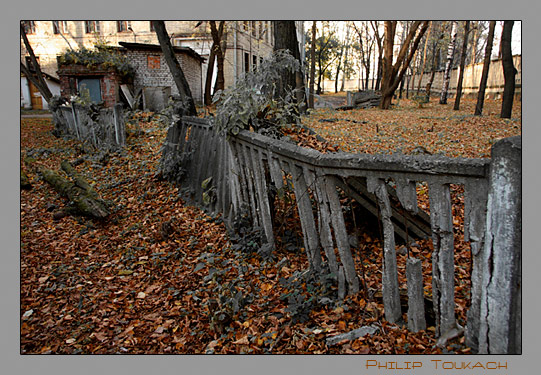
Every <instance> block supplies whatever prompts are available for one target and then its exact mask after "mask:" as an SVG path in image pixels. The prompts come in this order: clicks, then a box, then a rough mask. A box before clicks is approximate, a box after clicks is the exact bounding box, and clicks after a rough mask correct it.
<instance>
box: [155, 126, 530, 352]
mask: <svg viewBox="0 0 541 375" xmlns="http://www.w3.org/2000/svg"><path fill="white" fill-rule="evenodd" d="M505 157H506V156H505V155H504V156H502V158H505ZM515 164H516V163H515ZM490 166H491V162H490V160H486V159H451V158H446V157H442V156H433V155H428V156H413V155H368V154H348V153H335V154H322V153H320V152H318V151H315V150H312V149H306V148H302V147H298V146H296V145H295V144H292V143H288V142H285V141H280V140H276V139H271V138H268V137H265V136H263V135H260V134H256V133H252V132H247V131H242V132H240V133H239V134H238V135H237V136H234V137H233V136H231V137H229V139H226V138H225V137H222V136H219V135H218V134H216V132H215V131H214V130H213V128H212V125H211V124H210V123H209V122H208V121H207V120H204V119H196V118H191V117H184V118H182V120H181V121H179V122H177V123H175V124H174V125H173V126H171V128H170V129H169V132H168V136H167V141H166V144H165V147H164V153H163V156H162V165H161V169H162V173H163V174H164V175H166V176H169V178H170V179H172V180H174V181H176V182H179V183H181V185H182V188H183V190H184V191H185V192H186V193H187V194H188V196H189V197H191V198H192V201H193V202H195V203H197V204H200V205H201V206H205V207H206V208H207V209H208V210H209V211H213V212H221V213H222V214H223V217H224V220H225V222H226V223H228V222H229V223H230V222H231V220H232V219H233V218H235V217H236V216H237V215H240V214H245V215H248V216H249V217H250V219H251V221H252V224H253V226H254V227H260V228H262V230H263V234H264V240H265V241H266V246H268V247H270V248H272V247H273V246H274V243H275V239H274V229H275V228H273V220H272V217H273V212H271V209H272V207H273V205H272V204H271V202H270V201H269V196H272V195H270V194H269V192H270V190H271V188H272V189H278V190H280V189H282V188H284V187H285V186H292V187H293V189H294V193H295V198H296V207H297V210H298V212H299V217H300V221H301V227H302V233H303V241H304V249H305V251H306V255H307V259H308V262H309V266H310V268H311V269H313V270H314V271H316V272H319V271H320V270H322V269H323V268H324V267H323V264H324V263H325V264H326V265H327V266H328V269H330V271H331V272H332V273H333V274H334V275H336V277H337V279H338V281H339V284H340V285H339V290H342V291H343V293H344V292H345V293H350V294H354V293H357V292H358V291H359V278H358V276H357V274H358V273H357V268H356V264H355V262H354V258H353V256H352V252H351V248H350V244H349V241H348V231H347V227H346V218H345V217H344V213H343V212H344V211H343V207H342V205H341V202H340V194H341V192H343V193H345V194H347V195H349V196H350V197H351V198H353V199H356V200H357V201H358V202H360V203H361V204H363V203H362V201H363V200H367V199H368V197H369V196H371V198H370V199H371V200H372V201H373V202H376V203H375V204H376V208H375V210H376V211H378V212H379V216H380V217H381V220H382V227H383V237H384V238H383V247H384V255H383V269H382V295H383V302H384V308H385V318H386V319H387V320H388V321H389V322H392V323H394V322H400V321H401V320H402V310H401V306H400V293H399V285H398V273H397V263H396V259H397V258H396V251H395V234H396V235H399V232H398V229H399V228H398V227H397V225H396V224H397V223H396V217H395V216H396V204H395V202H394V201H395V200H397V201H398V202H400V205H401V207H403V209H404V210H405V211H407V213H408V214H409V215H410V216H409V217H412V218H415V217H419V214H420V211H422V210H419V209H418V203H417V190H416V188H417V186H418V183H421V182H422V183H426V185H427V186H428V195H429V202H430V213H431V215H430V217H429V221H428V223H427V224H426V225H427V226H428V229H427V230H428V233H429V235H430V236H431V237H432V240H433V245H434V250H433V253H432V301H433V304H434V313H435V317H436V335H437V337H440V338H441V337H448V336H449V335H450V334H451V333H452V332H460V331H461V329H462V327H460V326H459V325H458V323H457V321H456V318H455V296H454V291H455V286H454V235H453V230H454V228H453V215H452V203H451V191H450V185H451V184H459V185H462V186H463V187H464V240H465V241H469V242H470V245H471V249H472V254H473V269H474V271H473V276H472V278H474V279H473V281H472V284H473V286H472V309H473V310H472V312H471V314H470V315H472V318H471V320H470V319H468V326H467V327H466V328H467V329H466V330H467V335H468V340H469V341H470V342H472V343H474V344H476V343H477V342H479V335H480V333H479V332H482V330H480V327H483V324H488V322H487V319H488V318H487V316H486V315H482V314H481V311H485V310H483V309H491V308H492V309H493V308H497V305H494V303H496V301H500V300H494V299H488V298H486V297H482V293H486V290H483V287H482V285H483V284H481V283H478V281H479V280H482V279H483V277H486V274H487V272H489V268H490V264H489V263H488V262H489V261H492V262H494V260H492V259H487V257H486V251H491V254H494V256H499V254H500V253H501V252H502V251H503V252H505V251H507V250H504V249H501V248H499V249H498V250H489V249H488V248H487V247H486V246H484V243H485V241H484V238H485V227H486V225H487V220H488V219H487V198H488V196H489V195H488V191H489V187H490V189H495V187H493V186H492V184H494V183H495V181H496V179H495V178H492V179H491V185H490V186H489V168H490ZM493 169H494V168H493ZM519 170H520V169H519ZM493 173H495V172H493ZM511 182H513V181H511ZM519 191H520V190H519ZM364 203H366V202H364ZM502 204H504V202H501V201H499V200H497V199H492V200H491V201H490V202H489V212H493V211H494V210H495V208H491V206H494V205H496V206H497V207H500V206H501V205H502ZM496 212H499V211H498V210H496ZM489 216H490V214H489ZM402 217H406V216H405V215H404V216H402ZM518 217H519V218H520V215H519V216H518ZM516 219H517V218H516V216H513V219H511V220H512V222H513V223H515V227H516ZM418 224H419V226H418V228H417V229H418V230H419V231H420V233H421V232H423V231H424V230H425V229H424V228H422V227H423V225H424V224H423V223H422V220H421V221H419V223H418ZM515 227H514V228H515ZM516 230H520V225H519V226H518V227H517V228H516ZM518 238H520V235H519V236H518ZM516 241H517V240H516V236H515V237H512V240H511V241H508V242H506V241H503V240H502V241H499V242H495V241H492V246H497V247H498V246H503V247H505V248H507V247H509V246H511V245H510V244H511V243H513V244H515V245H516ZM515 245H513V246H515ZM518 246H519V247H520V245H518ZM335 249H336V250H337V252H335ZM513 259H515V258H513ZM514 262H515V261H513V262H512V264H513V265H514V266H513V267H516V265H515V263H514ZM502 267H511V266H509V265H507V263H505V264H502ZM420 271H421V268H420V267H419V266H418V264H417V263H416V262H415V261H414V260H412V261H410V262H409V264H408V272H407V275H408V289H409V290H408V294H409V295H410V296H411V298H410V299H409V303H410V304H415V303H417V304H419V303H421V302H422V301H423V298H422V296H423V295H424V291H423V290H422V286H423V284H424V283H423V282H422V279H423V275H422V274H420ZM508 271H509V272H510V274H512V275H514V276H513V277H515V278H514V279H512V280H514V281H513V282H515V281H516V277H517V276H516V271H513V270H512V269H508ZM475 278H476V279H475ZM518 278H519V279H520V275H519V276H518ZM410 289H411V290H410ZM413 289H415V290H413ZM494 293H497V291H494ZM502 293H503V291H502ZM505 293H507V292H505ZM482 298H484V299H482ZM415 301H417V302H415ZM419 301H421V302H419ZM481 302H482V303H481ZM513 303H514V304H515V305H517V304H518V305H520V303H517V302H516V301H514V302H513ZM480 306H481V307H480ZM483 306H486V307H483ZM495 306H496V307H495ZM422 311H424V309H423V308H422V306H413V305H411V306H410V308H409V312H410V313H409V314H410V315H411V316H408V320H410V319H411V320H412V321H411V322H410V321H409V322H408V325H409V326H410V329H412V330H414V331H416V330H419V329H423V327H424V326H425V322H424V316H423V314H422ZM513 311H514V312H513V313H509V314H507V315H506V317H507V318H508V319H514V318H513V317H514V316H516V314H517V311H516V310H513ZM495 324H498V323H495ZM501 324H507V325H509V324H510V323H509V322H502V323H501ZM472 347H473V349H474V350H477V346H476V345H472Z"/></svg>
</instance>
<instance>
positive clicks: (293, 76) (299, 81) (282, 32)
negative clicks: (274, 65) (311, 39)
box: [272, 21, 307, 112]
mask: <svg viewBox="0 0 541 375" xmlns="http://www.w3.org/2000/svg"><path fill="white" fill-rule="evenodd" d="M272 22H273V23H274V50H276V51H277V50H281V49H285V50H288V51H289V52H290V53H291V55H292V56H293V57H294V58H296V59H297V60H299V63H300V62H301V61H300V58H301V53H300V51H299V42H298V39H297V27H296V26H295V21H272ZM283 83H284V84H283V85H282V87H281V89H279V90H278V93H279V95H281V96H283V95H284V93H285V91H286V90H293V89H294V90H295V99H296V101H297V105H298V108H299V111H301V112H303V111H305V110H306V107H307V102H306V95H305V84H304V77H303V74H302V72H301V71H297V72H295V73H286V74H285V76H284V77H283Z"/></svg>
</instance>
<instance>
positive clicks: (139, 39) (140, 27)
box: [21, 20, 302, 104]
mask: <svg viewBox="0 0 541 375" xmlns="http://www.w3.org/2000/svg"><path fill="white" fill-rule="evenodd" d="M24 25H25V29H26V33H27V36H28V39H29V41H30V44H31V45H32V48H33V50H34V53H35V54H36V56H37V57H38V60H39V63H40V66H41V67H42V70H43V71H44V72H45V73H47V74H49V75H50V76H51V77H58V75H57V65H56V62H57V56H59V55H60V54H62V53H64V52H65V51H66V50H68V49H74V50H77V49H80V48H82V47H86V48H93V47H94V46H95V45H109V46H114V47H121V46H122V44H121V42H123V43H125V45H130V43H131V46H132V47H133V48H127V49H128V50H131V51H132V52H129V53H135V52H134V51H135V49H136V48H135V47H134V46H135V45H137V44H139V45H149V44H150V45H158V40H157V36H156V33H155V32H154V30H153V27H152V23H151V22H150V21H127V20H124V21H24ZM165 25H166V28H167V31H168V33H169V35H170V36H171V40H172V44H173V45H174V46H176V47H189V48H191V49H192V50H193V51H194V52H195V53H197V54H198V55H199V56H200V57H202V58H203V60H201V63H202V64H201V72H200V73H199V74H200V75H199V77H198V82H199V83H198V85H200V86H197V88H196V89H195V90H193V91H194V96H196V98H194V99H196V100H200V97H202V92H201V91H202V87H204V83H205V80H206V73H207V63H208V56H209V53H210V48H211V46H212V37H211V34H210V27H209V24H208V22H197V21H165ZM273 34H274V33H273V26H272V22H271V21H226V23H225V32H224V37H223V40H224V41H225V45H226V50H225V65H224V75H225V85H226V87H227V86H230V85H232V84H233V83H234V82H235V80H236V79H237V78H238V77H240V76H241V74H242V73H243V72H245V71H248V70H251V69H253V68H254V67H255V66H257V65H259V64H260V62H261V61H262V59H263V58H265V57H266V56H268V55H269V54H270V53H271V52H272V50H273V45H274V36H273ZM300 35H302V32H301V33H300ZM179 51H182V49H180V50H179ZM139 52H141V53H142V50H141V49H139ZM150 52H151V51H150V50H149V49H147V50H146V52H145V53H148V54H149V55H150V54H151V53H150ZM127 53H128V52H127ZM27 55H28V54H27V51H26V49H25V48H24V45H23V43H22V42H21V61H24V59H25V57H26V56H27ZM180 56H189V54H183V52H180ZM181 59H182V57H181ZM148 61H149V60H148V57H147V61H146V68H145V69H146V71H147V73H148V70H151V69H150V68H149V65H148ZM163 63H164V62H163V59H161V61H160V69H161V67H162V64H163ZM137 64H139V63H137ZM140 66H142V65H140ZM153 66H157V65H153ZM160 69H156V70H160ZM216 72H217V69H216V67H215V69H214V77H213V79H212V82H213V83H214V80H215V75H216ZM155 73H156V72H155ZM185 73H186V72H185ZM145 74H146V73H145ZM189 74H192V73H189ZM195 80H196V79H195V78H193V84H195ZM138 82H139V81H137V79H136V80H135V81H134V85H138V84H139V83H138ZM152 85H154V84H151V86H152ZM160 85H161V83H160V84H158V83H156V86H160ZM191 85H192V83H190V86H191ZM21 89H23V86H21ZM160 90H161V89H160ZM175 91H176V87H174V86H171V93H175ZM25 95H26V96H27V97H29V95H30V94H29V93H26V94H25ZM198 96H200V97H199V99H197V98H198ZM22 97H23V95H21V98H22ZM22 103H23V102H22V99H21V104H22Z"/></svg>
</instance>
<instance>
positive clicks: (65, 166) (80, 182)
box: [60, 160, 98, 198]
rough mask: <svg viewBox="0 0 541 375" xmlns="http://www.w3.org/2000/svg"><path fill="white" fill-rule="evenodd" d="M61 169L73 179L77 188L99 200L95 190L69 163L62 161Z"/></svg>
mask: <svg viewBox="0 0 541 375" xmlns="http://www.w3.org/2000/svg"><path fill="white" fill-rule="evenodd" d="M60 167H61V168H62V170H63V171H64V172H66V173H67V174H68V176H70V177H71V178H72V179H73V182H74V183H75V185H76V186H77V187H80V188H81V189H83V190H84V191H86V192H87V193H88V194H90V195H91V196H92V197H94V198H98V193H96V191H95V190H94V188H93V187H92V186H91V185H90V184H89V183H88V182H87V181H86V180H85V179H84V178H83V177H82V176H81V175H80V174H79V172H77V171H76V170H75V168H73V166H72V165H71V164H70V162H69V161H67V160H62V162H61V163H60Z"/></svg>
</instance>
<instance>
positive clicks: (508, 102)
mask: <svg viewBox="0 0 541 375" xmlns="http://www.w3.org/2000/svg"><path fill="white" fill-rule="evenodd" d="M513 24H514V21H504V23H503V30H502V43H501V45H502V65H503V77H504V79H505V84H504V89H503V102H502V112H501V118H511V112H512V110H513V97H514V96H515V75H516V74H517V70H516V69H515V66H514V65H513V53H512V50H511V35H512V32H513Z"/></svg>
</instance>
